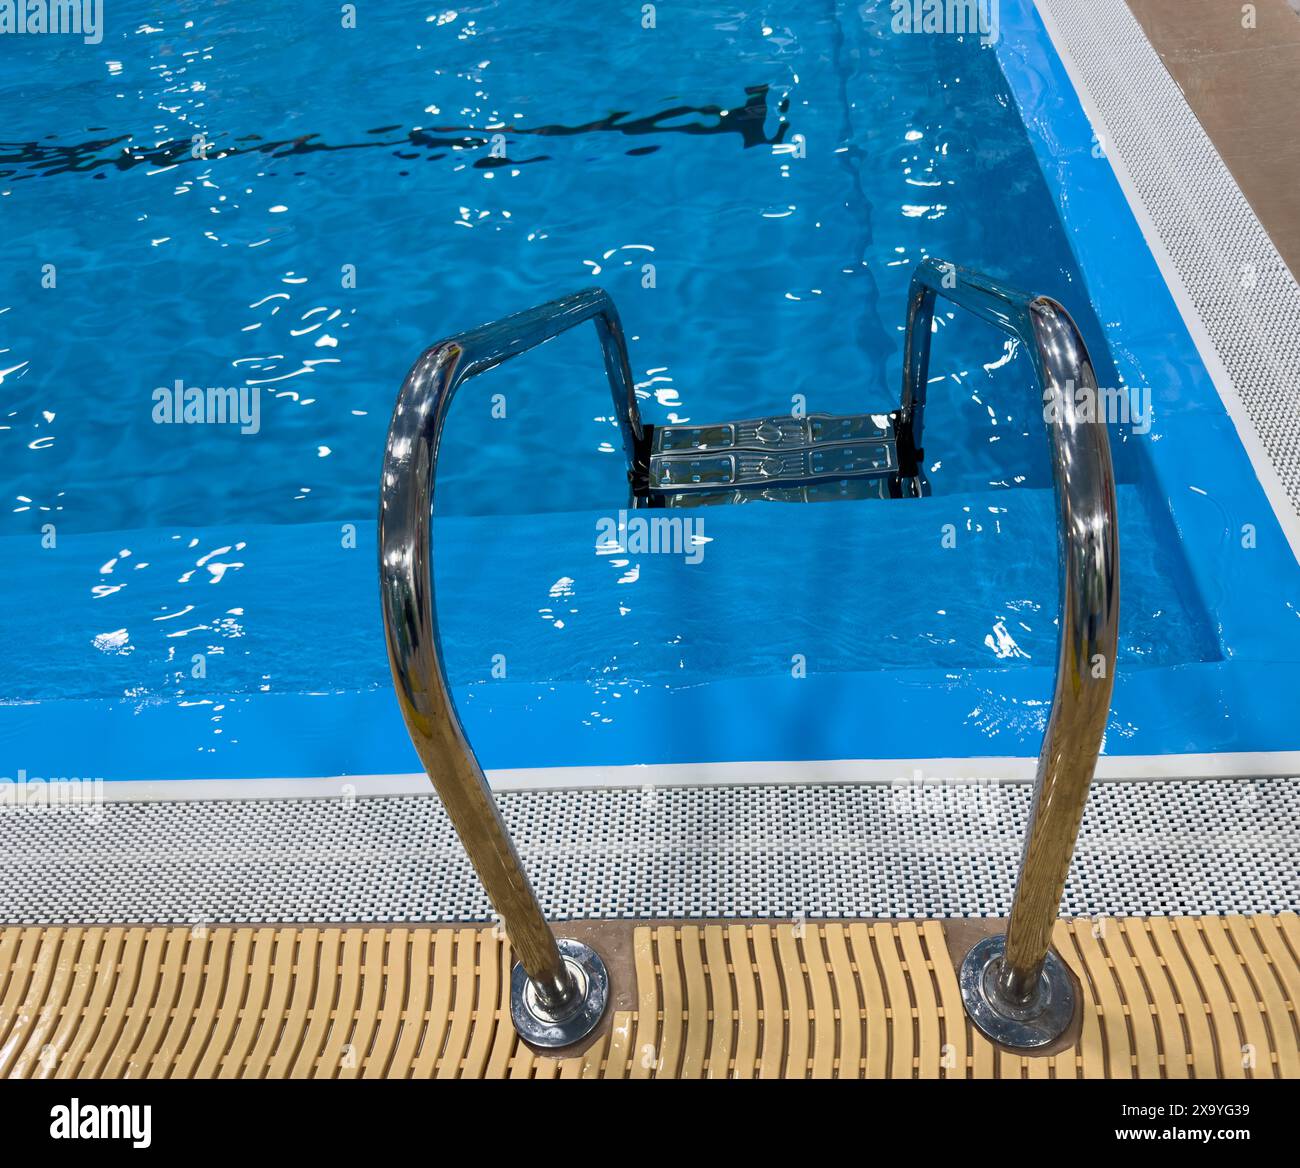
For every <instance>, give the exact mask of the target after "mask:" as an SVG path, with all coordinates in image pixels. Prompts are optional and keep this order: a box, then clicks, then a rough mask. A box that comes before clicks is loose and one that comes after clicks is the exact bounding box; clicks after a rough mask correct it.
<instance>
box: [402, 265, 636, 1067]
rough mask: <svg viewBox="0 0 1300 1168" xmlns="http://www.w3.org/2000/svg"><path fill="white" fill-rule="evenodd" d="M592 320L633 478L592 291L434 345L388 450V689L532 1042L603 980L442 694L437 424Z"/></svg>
mask: <svg viewBox="0 0 1300 1168" xmlns="http://www.w3.org/2000/svg"><path fill="white" fill-rule="evenodd" d="M587 320H592V321H594V322H595V325H596V332H597V335H598V336H599V338H600V344H601V349H602V351H603V353H604V359H605V373H606V376H607V377H608V379H609V384H610V390H611V392H612V394H613V398H614V411H615V416H616V418H617V420H618V424H619V429H620V431H621V433H622V436H623V448H624V451H625V453H626V456H627V462H628V467H629V472H633V471H635V470H636V468H637V466H638V465H639V461H638V460H639V457H640V456H639V453H638V452H639V448H640V444H641V442H642V438H643V431H642V426H641V418H640V413H639V411H638V409H637V404H636V393H635V389H634V384H633V381H632V372H631V366H630V365H629V362H628V355H627V343H626V341H625V340H624V337H623V327H622V324H621V323H620V321H619V317H618V312H617V310H616V309H615V308H614V303H613V301H612V300H611V299H610V298H609V296H608V295H607V294H606V293H605V292H604V291H603V290H601V289H599V288H589V289H587V290H585V291H583V292H578V293H575V294H574V295H572V296H565V297H562V298H560V299H558V300H552V301H550V302H549V303H546V304H542V305H539V306H538V307H536V308H532V309H529V310H527V311H525V312H520V313H516V314H515V315H513V316H508V317H505V318H504V319H502V320H499V321H496V322H495V323H493V324H488V325H483V326H482V327H480V328H475V329H470V330H469V331H468V332H464V333H460V334H458V335H456V336H453V337H449V338H448V339H447V340H444V341H440V342H438V344H436V345H434V346H432V347H431V348H429V349H427V350H426V351H425V352H424V353H423V354H422V355H421V357H420V359H419V360H418V361H416V363H415V365H414V366H413V367H412V369H411V371H410V373H408V374H407V376H406V380H405V382H404V383H403V384H402V389H401V392H400V393H399V394H398V397H397V405H396V407H395V408H394V410H393V420H392V423H391V424H390V426H389V430H388V442H387V446H386V448H385V451H384V469H383V478H382V482H381V487H380V508H379V576H380V593H381V600H382V605H383V615H384V637H385V641H386V643H387V647H388V663H389V666H390V667H391V669H392V673H393V685H394V687H395V688H396V690H397V700H398V703H399V705H400V707H401V710H402V717H403V719H404V720H405V722H406V728H407V731H408V732H409V733H410V735H411V741H412V742H413V743H414V744H415V749H416V752H417V753H418V754H419V756H420V761H421V762H422V763H423V764H424V768H425V770H426V771H427V772H428V774H429V777H430V779H432V781H433V785H434V787H435V788H436V789H437V791H438V794H439V795H440V796H441V798H442V801H443V804H444V805H445V806H446V808H447V813H448V815H449V816H450V818H451V821H452V824H453V826H454V827H455V828H456V832H457V834H458V835H459V836H460V840H461V843H462V844H463V845H464V847H465V850H466V852H468V853H469V858H470V860H471V862H472V863H473V865H474V868H475V870H476V871H477V872H478V875H479V878H480V879H481V880H482V881H483V886H484V888H485V889H486V890H487V894H488V897H489V899H490V900H491V901H492V904H493V906H494V907H495V908H496V910H497V912H498V913H499V914H500V916H501V920H502V923H503V924H504V926H505V930H506V934H507V936H508V937H509V938H510V944H511V947H512V948H513V950H514V952H515V954H516V955H517V956H518V959H519V961H518V965H516V967H515V969H514V971H513V974H512V984H511V1012H512V1016H513V1018H514V1022H515V1025H516V1028H517V1029H518V1030H519V1031H520V1033H521V1034H522V1035H523V1036H524V1037H525V1038H527V1039H528V1040H529V1041H531V1042H533V1043H534V1044H535V1045H538V1046H562V1045H566V1044H568V1043H570V1042H574V1041H577V1040H578V1039H579V1038H581V1037H583V1036H584V1035H585V1034H587V1033H589V1032H590V1031H591V1029H592V1028H593V1027H594V1026H595V1025H596V1024H597V1022H599V1020H600V1017H601V1014H602V1013H603V1012H604V1008H605V1003H606V1001H607V998H608V978H607V975H606V972H605V969H604V966H603V964H602V963H601V961H600V958H599V956H598V955H596V954H595V953H594V952H593V951H592V950H591V949H590V948H589V947H587V946H585V945H583V944H581V943H580V942H577V941H571V940H561V941H559V942H558V943H557V941H556V939H555V937H554V936H553V935H552V933H551V930H550V928H549V927H548V926H547V924H546V919H545V917H544V916H543V915H542V910H541V906H540V905H539V904H538V901H537V897H536V895H535V893H534V892H533V889H532V886H531V884H530V883H529V880H528V876H527V874H526V873H525V871H524V868H523V865H522V864H521V863H520V860H519V855H518V853H517V852H516V851H515V848H514V845H513V843H512V842H511V839H510V833H509V831H508V830H507V828H506V825H505V822H504V821H503V819H502V818H501V812H500V810H499V808H498V807H497V805H496V801H495V800H494V799H493V798H492V792H491V790H490V789H489V788H488V784H487V780H486V779H485V778H484V776H483V770H482V768H481V767H480V766H479V764H478V760H477V759H476V758H475V756H474V752H473V750H472V749H471V748H470V745H469V743H468V741H467V740H466V738H465V731H464V729H463V727H462V726H461V722H460V718H459V717H458V716H457V714H456V709H455V706H454V705H453V703H452V700H451V691H450V686H449V685H448V682H447V670H446V666H445V665H444V664H443V654H442V644H441V639H440V637H439V634H438V616H437V606H436V604H435V600H434V585H433V544H432V538H431V531H430V528H431V524H432V515H433V500H434V483H435V479H436V475H437V467H438V451H439V449H440V447H441V444H442V430H443V425H444V423H445V422H446V420H447V411H448V409H449V407H450V406H451V401H452V398H453V397H455V394H456V391H457V389H459V387H460V386H461V385H462V384H463V383H464V382H466V381H468V380H469V379H470V378H471V377H475V376H477V375H478V374H480V373H484V372H486V371H487V370H489V369H493V368H495V367H496V366H497V365H500V364H501V363H502V362H503V361H508V360H509V359H510V358H511V357H517V356H518V355H519V354H521V353H525V352H527V351H528V350H529V349H532V348H534V347H535V346H537V345H539V344H542V343H543V342H545V341H549V340H551V339H553V338H554V337H556V336H558V335H559V334H560V333H563V332H565V331H566V330H568V329H571V328H573V327H574V326H575V325H578V324H581V323H583V322H584V321H587Z"/></svg>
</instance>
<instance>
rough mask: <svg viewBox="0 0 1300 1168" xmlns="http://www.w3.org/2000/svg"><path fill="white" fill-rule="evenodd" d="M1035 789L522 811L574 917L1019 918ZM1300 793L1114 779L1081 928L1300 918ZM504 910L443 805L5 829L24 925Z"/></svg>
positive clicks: (743, 796)
mask: <svg viewBox="0 0 1300 1168" xmlns="http://www.w3.org/2000/svg"><path fill="white" fill-rule="evenodd" d="M1029 796H1030V787H1029V786H1028V785H1027V784H1021V783H1015V784H1011V783H1003V784H974V783H932V784H926V785H910V784H897V785H883V784H869V785H857V786H826V787H812V786H801V787H774V786H764V787H720V788H699V787H695V788H689V787H682V788H666V789H665V788H658V789H656V788H647V789H645V790H628V789H616V790H588V791H533V792H518V793H514V794H507V795H503V796H502V797H501V805H502V809H503V812H504V814H505V816H506V819H507V821H508V822H509V824H510V827H511V830H512V831H513V832H514V833H515V838H516V841H517V843H518V845H519V849H520V852H521V853H522V855H523V857H524V862H525V864H526V865H527V867H528V870H529V873H530V875H531V876H532V879H533V883H534V885H535V887H536V888H537V892H538V895H539V896H540V898H541V900H542V903H543V905H544V907H545V909H546V912H547V914H548V915H549V916H550V917H552V918H553V919H564V918H571V917H587V918H614V917H622V918H633V919H636V918H652V917H659V918H683V917H798V916H801V915H803V916H808V917H853V916H880V917H935V916H1001V915H1004V914H1005V913H1006V912H1007V911H1008V910H1009V908H1010V905H1011V893H1012V888H1013V885H1014V881H1015V874H1016V869H1017V866H1018V862H1019V858H1020V848H1021V843H1022V839H1023V833H1024V826H1025V819H1026V817H1027V815H1028V810H1029ZM1297 825H1300V779H1261V780H1241V779H1235V780H1204V781H1199V782H1192V781H1175V780H1164V781H1156V782H1133V783H1099V784H1097V785H1096V786H1095V788H1094V790H1093V793H1092V798H1091V801H1090V803H1089V807H1088V813H1087V816H1086V818H1085V821H1084V827H1083V832H1082V835H1081V837H1080V842H1079V848H1078V853H1077V857H1076V859H1075V863H1074V869H1073V873H1072V875H1071V878H1070V883H1069V886H1068V887H1067V890H1066V895H1065V904H1064V908H1065V911H1066V912H1067V913H1069V914H1073V915H1089V916H1090V915H1094V914H1100V913H1107V914H1111V915H1120V916H1122V915H1126V914H1147V913H1152V914H1200V913H1256V912H1279V911H1283V910H1292V911H1293V910H1294V909H1295V908H1296V906H1297V905H1300V827H1298V826H1297ZM489 916H490V910H489V907H488V904H487V901H486V899H485V897H484V895H483V892H482V890H481V888H480V886H479V883H478V880H477V879H476V877H475V875H474V872H473V870H472V869H471V868H470V866H469V863H468V861H467V860H466V859H465V855H464V853H463V852H462V850H461V848H460V846H459V844H458V842H457V840H456V838H455V835H454V834H453V832H452V830H451V825H450V823H449V822H448V820H447V818H446V815H445V814H444V812H443V810H442V806H441V804H440V803H439V802H438V799H437V798H436V796H434V795H433V794H430V795H428V796H390V797H379V798H367V799H358V800H352V801H349V800H345V799H299V800H291V799H256V800H248V801H243V802H226V801H212V802H193V803H179V802H177V803H114V804H108V805H106V806H104V807H102V808H100V809H99V817H98V821H97V822H92V821H90V820H88V819H87V818H86V817H85V816H84V815H79V814H74V813H71V812H51V811H35V810H18V809H12V808H11V809H8V810H5V811H2V812H0V921H4V922H9V923H60V922H84V923H107V922H145V923H148V922H170V923H222V922H260V921H318V922H324V921H413V920H419V921H470V920H484V919H487V918H488V917H489Z"/></svg>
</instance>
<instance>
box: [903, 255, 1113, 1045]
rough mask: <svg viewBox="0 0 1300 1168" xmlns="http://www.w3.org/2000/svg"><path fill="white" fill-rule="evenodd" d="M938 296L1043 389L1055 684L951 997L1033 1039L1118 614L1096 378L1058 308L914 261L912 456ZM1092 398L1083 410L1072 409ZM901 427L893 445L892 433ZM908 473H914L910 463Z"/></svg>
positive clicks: (907, 374) (1057, 1001) (1046, 1015)
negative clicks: (994, 922) (998, 919)
mask: <svg viewBox="0 0 1300 1168" xmlns="http://www.w3.org/2000/svg"><path fill="white" fill-rule="evenodd" d="M940 296H942V297H944V298H945V299H947V300H950V301H952V303H954V304H956V305H958V306H959V307H961V308H964V309H966V310H967V311H969V312H973V313H974V314H975V315H976V316H977V317H979V318H980V319H981V320H984V321H987V322H988V323H989V324H992V325H995V326H996V327H998V328H1000V329H1002V330H1003V331H1004V332H1007V333H1010V334H1011V336H1013V337H1015V338H1017V339H1018V340H1019V341H1020V342H1021V343H1022V344H1023V345H1024V347H1025V351H1026V352H1027V353H1028V354H1029V357H1030V360H1031V362H1032V363H1033V366H1034V370H1035V372H1036V373H1037V375H1038V379H1039V382H1040V383H1041V385H1042V388H1043V406H1044V411H1043V416H1044V421H1045V422H1046V424H1047V433H1048V439H1049V442H1050V445H1051V458H1052V479H1053V483H1054V485H1055V494H1056V503H1057V546H1058V553H1059V559H1060V577H1059V581H1060V585H1059V586H1060V621H1059V630H1058V648H1057V668H1056V688H1055V692H1054V694H1053V696H1052V712H1051V717H1050V718H1049V720H1048V723H1047V732H1046V734H1045V735H1044V737H1043V746H1042V751H1041V753H1040V755H1039V759H1038V774H1037V778H1036V780H1035V787H1034V799H1033V805H1032V808H1031V810H1030V816H1029V829H1028V832H1027V833H1026V837H1025V846H1024V852H1023V854H1022V857H1021V864H1020V876H1019V879H1018V881H1017V884H1016V894H1015V899H1014V901H1013V902H1012V906H1011V919H1010V921H1009V922H1008V926H1007V932H1006V936H1005V937H989V938H986V939H985V940H984V941H981V942H980V943H979V944H978V945H976V946H975V947H974V948H973V949H972V950H971V952H970V953H969V954H968V955H967V957H966V960H965V962H964V963H963V966H962V978H961V986H962V996H963V999H964V1001H965V1003H966V1008H967V1010H968V1012H969V1013H970V1014H971V1017H972V1019H973V1020H974V1021H975V1023H976V1025H978V1026H979V1027H980V1029H981V1030H983V1031H984V1032H985V1033H986V1034H988V1035H989V1036H990V1037H991V1038H994V1039H995V1040H997V1041H1000V1042H1003V1043H1005V1044H1006V1045H1008V1046H1021V1047H1032V1046H1042V1045H1046V1044H1048V1043H1050V1042H1052V1041H1054V1040H1055V1039H1056V1038H1058V1037H1059V1036H1060V1035H1061V1033H1063V1032H1064V1030H1065V1029H1066V1028H1067V1027H1068V1025H1069V1023H1070V1020H1071V1017H1072V1015H1073V990H1072V986H1071V982H1070V979H1069V976H1068V974H1067V973H1066V971H1065V969H1064V966H1063V965H1062V964H1061V962H1060V960H1059V958H1057V957H1056V955H1055V954H1053V953H1051V949H1050V946H1051V938H1052V928H1053V925H1054V924H1055V922H1056V917H1057V913H1058V911H1059V909H1060V904H1061V894H1062V893H1063V891H1064V889H1065V880H1066V877H1067V875H1068V874H1069V870H1070V861H1071V859H1072V858H1073V855H1074V846H1075V842H1076V840H1077V838H1078V834H1079V825H1080V823H1081V822H1082V820H1083V811H1084V806H1085V805H1086V803H1087V800H1088V788H1089V786H1090V784H1091V782H1092V776H1093V772H1094V770H1095V769H1096V765H1097V756H1098V754H1099V753H1100V751H1101V745H1102V738H1103V736H1104V734H1105V731H1106V719H1107V715H1108V714H1109V711H1110V699H1111V690H1112V688H1113V686H1114V682H1115V664H1116V648H1117V644H1118V624H1119V531H1118V522H1117V519H1116V508H1115V470H1114V466H1113V465H1112V463H1111V457H1110V442H1109V439H1108V438H1107V434H1106V425H1105V422H1104V420H1102V419H1100V418H1099V417H1098V411H1099V406H1100V402H1099V401H1098V394H1097V378H1096V374H1095V372H1094V370H1093V365H1092V360H1091V358H1090V357H1089V355H1088V349H1087V346H1086V345H1085V344H1084V342H1083V338H1082V336H1081V335H1080V334H1079V330H1078V328H1077V327H1076V325H1075V323H1074V321H1073V320H1072V319H1071V317H1070V314H1069V313H1068V312H1066V310H1065V309H1064V308H1062V307H1061V305H1060V304H1058V303H1057V302H1056V301H1055V300H1052V299H1049V298H1048V297H1046V296H1028V295H1026V294H1025V293H1022V292H1016V291H1014V290H1012V289H1010V288H1006V287H1004V286H1003V285H1001V284H999V283H997V282H996V281H994V280H991V279H989V278H988V277H987V276H983V275H980V274H979V273H977V272H972V271H968V270H966V269H963V268H958V267H957V266H955V265H954V264H949V263H943V262H940V261H938V260H933V259H930V260H925V261H923V262H922V263H921V264H920V265H918V267H917V269H916V272H915V273H914V275H913V277H912V285H911V291H910V293H909V295H908V305H907V334H906V342H905V346H904V356H903V396H902V405H901V408H900V411H899V429H900V432H902V433H905V434H906V435H907V436H908V439H909V440H910V447H911V449H912V450H913V451H915V452H917V457H918V458H919V456H920V451H921V446H922V441H921V438H922V426H923V423H924V420H925V400H926V384H927V380H928V374H929V363H930V338H931V333H932V332H933V320H934V308H935V301H936V299H937V298H938V297H940ZM1089 400H1090V402H1091V406H1092V408H1091V409H1081V408H1078V407H1079V406H1080V405H1082V404H1083V403H1085V402H1088V401H1089ZM901 441H902V440H901V439H900V444H901ZM911 473H912V474H914V475H919V474H920V467H919V466H913V467H912V468H911Z"/></svg>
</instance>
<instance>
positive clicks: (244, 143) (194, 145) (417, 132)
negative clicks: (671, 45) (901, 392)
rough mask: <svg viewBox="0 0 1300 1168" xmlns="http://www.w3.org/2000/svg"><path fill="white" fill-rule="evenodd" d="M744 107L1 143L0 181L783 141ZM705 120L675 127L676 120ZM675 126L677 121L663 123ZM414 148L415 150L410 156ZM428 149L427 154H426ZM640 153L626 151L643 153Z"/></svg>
mask: <svg viewBox="0 0 1300 1168" xmlns="http://www.w3.org/2000/svg"><path fill="white" fill-rule="evenodd" d="M745 94H746V98H745V102H744V104H743V105H741V106H739V107H738V108H736V109H724V108H723V107H722V106H718V105H700V106H693V105H678V106H672V107H670V108H668V109H665V110H661V111H660V112H658V113H654V114H647V115H645V116H643V117H639V118H632V117H629V111H627V110H617V111H615V112H613V113H611V114H609V115H607V116H606V117H603V118H598V119H596V120H594V121H590V122H584V123H583V124H582V125H578V126H566V125H561V124H554V125H544V126H535V127H531V128H528V127H521V126H510V127H508V128H503V129H501V130H490V131H484V130H479V129H475V128H474V127H469V126H435V127H433V128H432V129H424V128H420V129H412V130H408V131H406V133H405V134H403V135H402V136H401V137H400V138H398V137H394V138H380V137H379V135H381V134H391V133H393V131H395V130H398V129H400V127H399V126H379V127H377V128H376V129H373V130H369V131H367V133H369V134H372V135H375V138H374V139H372V140H370V141H362V142H341V143H331V142H323V141H321V140H320V135H319V134H302V135H300V136H298V137H296V138H286V139H283V140H280V141H269V142H268V141H263V140H262V138H261V135H259V134H244V135H241V136H240V137H238V138H236V139H234V142H235V145H231V146H222V145H220V144H219V141H215V140H214V141H207V142H206V143H205V142H203V141H196V140H194V139H190V138H184V139H182V138H178V139H175V140H173V141H170V142H163V143H161V144H160V145H158V146H153V147H150V148H149V149H140V148H132V147H131V145H130V142H131V140H132V138H133V136H134V135H131V134H119V135H117V136H115V137H110V138H90V139H87V140H86V141H85V142H78V143H75V144H74V145H71V146H68V145H63V144H60V143H53V142H49V141H42V142H0V168H2V169H0V179H4V180H10V181H13V182H21V181H23V180H24V179H31V178H38V177H45V176H49V175H55V174H92V175H93V177H95V178H103V177H104V176H105V174H106V173H108V172H109V171H110V170H116V171H127V170H132V169H134V168H135V167H138V166H151V167H159V166H180V165H183V164H185V163H190V162H204V163H210V162H213V161H215V160H218V159H222V158H232V157H236V156H238V155H241V154H263V155H266V156H268V157H271V158H292V157H299V156H302V155H306V154H318V153H321V152H325V151H340V150H373V149H389V150H392V151H393V153H394V155H395V156H396V157H398V158H401V159H404V160H413V159H418V158H419V157H420V156H421V155H420V153H419V152H420V151H423V152H426V154H427V155H428V160H429V161H433V160H435V159H438V158H445V157H446V156H447V152H448V151H449V150H452V149H460V150H476V149H481V148H482V147H484V146H488V145H489V144H490V143H491V142H492V139H493V137H494V136H495V135H497V134H502V135H508V136H509V137H516V136H524V135H533V136H537V137H552V138H560V137H571V136H573V135H576V134H609V133H613V134H625V135H629V136H639V135H644V134H697V135H708V134H735V135H737V136H739V138H740V139H741V143H742V145H743V147H744V149H746V150H748V149H750V148H752V147H755V146H773V145H778V144H779V143H781V142H782V141H783V140H784V138H785V135H786V131H787V130H788V129H789V123H788V122H786V121H784V120H782V121H781V122H780V123H779V125H778V126H777V128H776V132H775V133H774V134H771V135H769V134H768V133H767V130H766V128H765V127H766V121H767V114H768V106H767V94H768V87H767V86H766V85H751V86H746V87H745ZM788 107H789V101H788V100H787V99H785V98H782V100H781V101H780V102H779V104H778V107H777V112H778V113H781V114H784V113H785V112H786V111H787V109H788ZM690 117H695V118H703V119H711V120H704V121H688V122H680V121H678V119H681V118H690ZM669 123H675V124H669ZM411 147H414V148H415V150H416V153H409V152H407V151H408V148H411ZM430 151H432V152H433V153H431V154H430V153H428V152H430ZM647 152H648V150H647V149H646V148H644V147H643V148H640V149H638V150H635V151H630V153H636V154H641V153H647ZM549 157H550V156H549V155H545V154H542V155H537V156H535V157H532V158H526V159H506V158H490V159H481V160H479V161H478V162H477V163H476V164H475V165H477V166H481V167H492V166H501V165H512V166H519V165H522V164H525V163H530V162H544V161H546V160H547V159H548V158H549Z"/></svg>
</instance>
